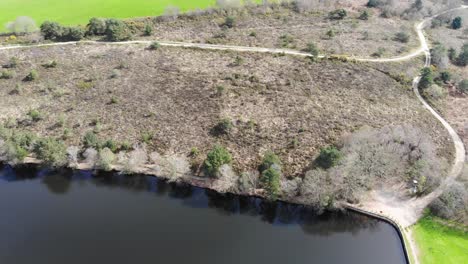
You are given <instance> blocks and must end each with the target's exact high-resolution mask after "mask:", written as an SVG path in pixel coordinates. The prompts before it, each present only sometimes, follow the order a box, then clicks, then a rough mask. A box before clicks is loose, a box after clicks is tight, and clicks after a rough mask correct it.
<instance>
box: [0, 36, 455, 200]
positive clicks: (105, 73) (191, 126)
mask: <svg viewBox="0 0 468 264" xmlns="http://www.w3.org/2000/svg"><path fill="white" fill-rule="evenodd" d="M63 52H65V53H64V54H67V56H60V55H59V54H62V53H63ZM0 62H1V64H2V65H8V68H7V69H8V70H9V71H10V72H12V73H13V72H14V74H12V78H5V79H1V80H0V82H1V84H2V87H3V88H2V90H1V93H2V94H1V95H2V96H1V97H0V98H1V99H0V100H1V105H2V113H4V114H3V118H2V122H3V131H6V132H4V133H2V134H3V136H2V144H3V145H4V146H7V147H6V148H5V149H4V151H3V152H2V154H1V155H0V156H1V157H2V159H3V160H6V161H8V162H18V161H20V160H21V159H23V158H25V157H26V156H30V157H36V158H39V159H42V160H44V161H46V162H47V163H48V164H50V165H52V166H62V165H63V164H69V165H71V166H74V165H75V166H79V167H80V166H81V167H83V166H85V167H91V168H93V167H94V168H100V169H104V170H109V169H112V168H115V169H119V170H123V171H128V172H131V171H139V170H142V169H145V168H151V169H150V171H152V173H155V172H156V171H159V172H160V173H157V174H158V175H161V174H162V175H166V177H169V178H171V179H173V180H181V181H187V182H192V181H195V179H197V182H200V179H205V180H202V181H201V182H205V183H204V184H208V183H209V182H213V184H214V185H213V186H222V187H220V188H222V189H223V190H229V191H233V192H243V193H258V194H264V195H265V196H266V197H268V198H270V199H277V198H280V199H285V200H292V201H301V202H304V203H309V204H314V205H317V206H320V207H334V206H337V205H339V202H340V201H348V202H352V203H355V202H358V201H359V200H360V199H361V198H362V197H363V196H364V195H365V194H366V192H367V191H368V190H369V189H373V188H378V187H379V186H382V185H386V186H387V185H388V186H395V191H397V192H398V193H400V194H401V195H404V196H414V195H422V194H425V193H427V192H430V191H431V189H433V188H434V187H435V186H437V185H438V184H439V182H440V180H441V179H440V177H441V175H444V174H445V173H444V168H446V166H445V165H444V164H445V163H444V162H441V161H442V160H444V159H450V158H451V154H450V153H451V152H452V148H451V147H450V145H447V144H445V143H444V142H446V141H447V135H446V133H445V131H444V129H443V128H442V127H441V126H440V125H439V124H438V123H437V121H436V120H434V119H433V118H432V117H431V116H430V114H429V113H427V112H426V111H425V110H424V109H423V108H422V107H421V106H420V105H419V104H417V103H416V101H415V98H414V97H413V96H412V93H411V90H410V89H409V86H408V84H409V83H408V81H406V80H407V79H409V77H405V76H406V74H405V73H402V74H401V75H398V74H396V73H395V71H396V72H400V71H401V69H399V68H398V67H400V66H399V65H395V67H394V69H393V70H392V67H393V66H389V67H390V68H389V69H386V71H387V73H383V72H382V71H383V70H382V69H379V68H377V65H374V64H370V65H365V64H360V63H354V62H340V61H335V60H318V59H316V60H315V61H312V60H310V59H308V58H295V57H289V56H281V55H276V56H273V55H266V54H254V53H252V54H249V53H242V54H238V53H234V52H215V51H203V50H195V49H181V48H166V47H158V48H156V49H149V48H148V47H145V46H141V45H133V46H118V47H112V46H107V47H106V46H94V45H93V46H88V45H85V44H84V45H78V46H68V47H49V48H33V49H27V50H10V51H4V52H2V53H1V55H0ZM12 65H14V67H13V66H12ZM374 67H375V69H374ZM285 68H288V69H290V70H288V71H284V69H285ZM409 73H410V72H409ZM410 74H411V73H410ZM25 77H28V78H25ZM384 84H385V85H384ZM390 122H391V123H393V124H395V125H388V124H389V123H390ZM24 133H27V135H37V137H36V136H34V137H32V136H28V137H27V138H28V140H26V141H24V140H22V138H24V136H23V134H24ZM23 142H26V143H23ZM53 150H57V151H53ZM52 153H55V154H56V155H52ZM77 163H78V165H77ZM145 164H146V165H145ZM143 165H145V166H143ZM148 166H149V167H148ZM229 168H230V169H229ZM236 175H239V176H236ZM304 175H305V177H304ZM415 182H417V183H415Z"/></svg>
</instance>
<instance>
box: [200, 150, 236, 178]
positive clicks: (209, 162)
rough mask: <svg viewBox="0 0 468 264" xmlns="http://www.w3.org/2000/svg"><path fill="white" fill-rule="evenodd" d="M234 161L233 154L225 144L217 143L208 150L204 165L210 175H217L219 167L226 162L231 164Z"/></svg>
mask: <svg viewBox="0 0 468 264" xmlns="http://www.w3.org/2000/svg"><path fill="white" fill-rule="evenodd" d="M231 161H232V157H231V154H230V153H229V151H228V150H227V149H226V148H224V147H223V146H220V145H216V146H214V148H213V149H212V150H211V151H210V152H208V155H207V157H206V160H205V163H204V167H205V170H206V172H207V173H208V175H210V176H212V177H216V176H217V173H218V170H219V168H220V167H221V166H222V165H224V164H229V163H231Z"/></svg>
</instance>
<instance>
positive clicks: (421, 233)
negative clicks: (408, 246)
mask: <svg viewBox="0 0 468 264" xmlns="http://www.w3.org/2000/svg"><path fill="white" fill-rule="evenodd" d="M413 232H414V236H415V238H416V243H417V244H418V247H419V259H420V261H421V263H422V264H437V263H445V264H450V263H453V264H459V263H467V261H468V233H466V232H463V231H461V230H457V229H454V228H449V227H447V226H445V225H442V224H440V223H438V222H436V221H435V220H434V219H432V218H431V217H429V216H427V217H425V218H423V219H421V220H420V221H419V222H418V223H417V224H416V225H415V226H414V227H413Z"/></svg>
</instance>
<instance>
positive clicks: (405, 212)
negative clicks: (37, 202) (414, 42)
mask: <svg viewBox="0 0 468 264" xmlns="http://www.w3.org/2000/svg"><path fill="white" fill-rule="evenodd" d="M461 9H468V6H466V5H462V6H460V7H458V8H454V9H450V10H447V11H445V12H441V13H439V14H437V15H435V16H432V17H429V18H426V19H424V20H423V21H421V22H420V23H418V24H417V25H416V26H415V30H416V33H417V35H418V38H419V40H420V47H419V48H418V49H416V50H414V51H413V52H411V53H409V54H407V55H404V56H398V57H393V58H378V59H371V58H359V57H349V59H352V60H355V61H362V62H381V63H385V62H399V61H406V60H410V59H413V58H415V57H417V56H420V55H421V54H425V56H426V62H425V66H426V67H427V66H430V64H431V55H430V52H429V44H428V41H427V39H426V37H425V35H424V28H425V26H426V24H427V23H428V22H430V21H431V20H432V19H434V18H436V17H438V16H440V15H443V14H446V13H449V12H453V11H456V10H461ZM154 41H158V43H159V44H160V45H161V46H168V47H184V48H199V49H207V50H230V51H236V52H260V53H271V54H286V55H294V56H303V57H311V56H312V55H311V54H309V53H306V52H301V51H296V50H290V49H275V48H262V47H244V46H231V45H212V44H202V43H188V42H171V41H159V40H151V41H147V40H136V41H123V42H100V41H75V42H63V43H45V44H35V45H11V46H0V50H10V49H23V48H34V47H50V46H66V45H80V44H90V45H129V44H146V45H149V44H151V43H152V42H154ZM324 57H326V56H324V55H319V58H324ZM420 80H421V76H417V77H415V78H414V80H413V91H414V93H415V95H416V97H417V98H418V100H419V101H420V102H421V103H422V104H423V106H424V107H425V108H426V109H427V110H428V111H430V112H431V114H432V115H433V116H434V117H435V118H437V119H438V120H439V121H440V122H441V123H442V125H443V126H444V127H445V128H446V129H447V131H448V132H449V134H450V136H451V138H452V140H453V142H454V145H455V150H456V153H455V160H454V161H453V166H452V168H451V170H450V172H449V174H448V177H447V178H446V179H445V181H444V182H443V183H442V184H441V185H440V186H439V187H438V188H437V189H436V190H435V191H434V192H432V193H431V194H429V195H427V196H424V197H421V198H412V199H409V200H402V199H398V198H396V197H395V195H394V194H393V193H391V192H390V191H385V190H374V191H372V192H371V193H370V196H369V199H368V200H367V201H365V202H363V203H362V204H361V205H360V206H359V207H355V206H354V205H347V206H348V207H349V208H355V209H357V210H358V211H361V212H363V213H366V212H368V213H370V214H371V215H376V216H382V217H383V218H386V219H387V218H388V219H390V220H392V221H393V222H395V223H396V225H397V226H398V227H399V228H400V229H401V230H400V231H401V232H402V233H403V235H405V236H406V237H407V238H408V241H407V242H408V243H409V244H410V248H409V251H411V252H409V253H410V254H412V255H413V260H414V263H415V264H419V260H418V258H417V247H416V244H415V241H414V238H413V237H412V235H411V230H410V229H409V228H408V227H410V226H411V225H413V224H414V223H416V222H417V221H418V219H419V218H420V217H421V216H422V213H423V210H424V208H426V207H427V205H428V204H429V203H430V202H431V201H432V200H434V199H435V198H437V197H438V196H439V195H440V194H441V193H442V192H443V191H444V190H445V189H446V188H447V186H449V185H450V184H451V183H452V182H453V181H454V180H455V179H456V178H457V177H458V176H459V175H460V174H461V172H462V169H463V166H464V161H465V158H466V157H465V147H464V145H463V142H462V140H461V139H460V137H459V136H458V134H457V133H456V132H455V130H454V129H453V128H452V127H451V126H450V124H449V123H448V122H447V121H446V120H445V119H443V118H442V117H441V116H440V115H439V114H438V113H437V112H436V111H435V110H434V109H433V108H432V107H431V106H430V105H429V104H428V103H427V102H426V101H425V100H424V99H423V98H422V97H421V95H420V93H419V90H418V85H419V81H420Z"/></svg>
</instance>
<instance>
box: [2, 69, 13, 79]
mask: <svg viewBox="0 0 468 264" xmlns="http://www.w3.org/2000/svg"><path fill="white" fill-rule="evenodd" d="M14 76H15V72H14V71H9V70H3V71H1V72H0V79H12V78H13V77H14Z"/></svg>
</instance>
